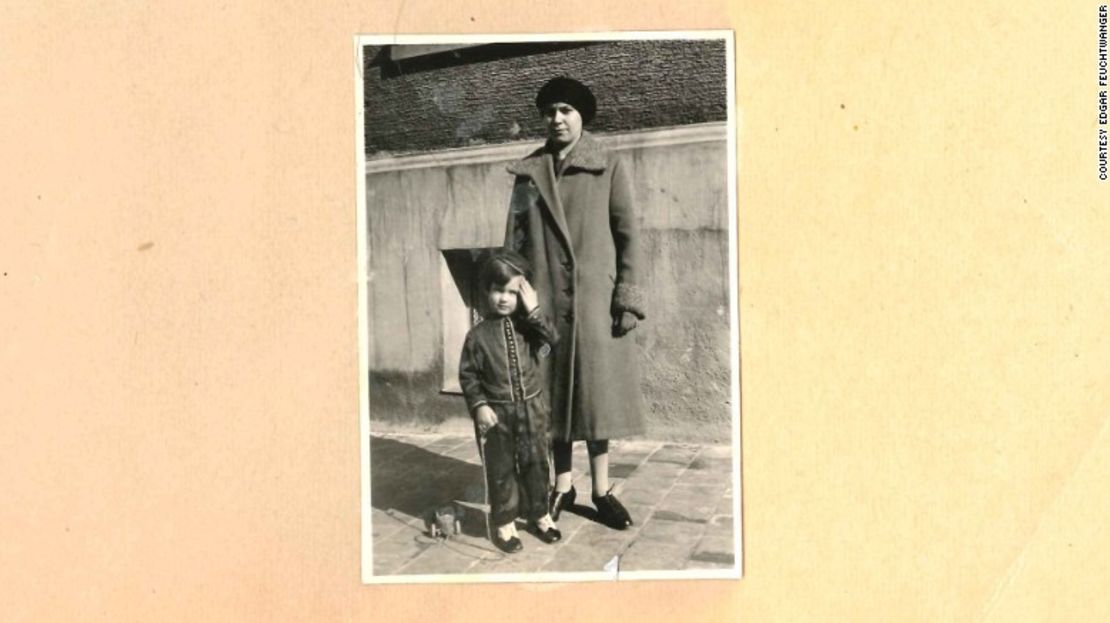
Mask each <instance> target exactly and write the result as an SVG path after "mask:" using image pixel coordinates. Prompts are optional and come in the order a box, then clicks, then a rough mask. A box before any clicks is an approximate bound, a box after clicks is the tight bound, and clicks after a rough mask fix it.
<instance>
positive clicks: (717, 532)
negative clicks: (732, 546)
mask: <svg viewBox="0 0 1110 623" xmlns="http://www.w3.org/2000/svg"><path fill="white" fill-rule="evenodd" d="M732 530H733V517H732V515H714V516H713V517H711V518H710V519H709V523H708V524H706V526H705V536H706V537H723V538H730V539H731V538H732Z"/></svg>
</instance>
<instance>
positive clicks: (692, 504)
mask: <svg viewBox="0 0 1110 623" xmlns="http://www.w3.org/2000/svg"><path fill="white" fill-rule="evenodd" d="M719 499H720V498H719V497H718V496H716V495H712V494H708V493H706V492H705V491H703V490H702V489H701V488H700V487H677V486H676V487H674V488H673V489H671V491H670V492H669V493H668V494H667V496H666V497H665V498H663V500H662V501H661V502H660V503H659V504H658V506H656V507H655V513H654V514H653V516H655V517H658V516H659V514H660V513H661V512H664V513H669V514H672V515H675V516H678V518H680V519H685V520H687V521H696V522H699V523H702V524H705V523H707V522H708V520H709V518H710V517H712V516H713V512H714V511H715V510H716V509H717V503H718V500H719ZM665 518H666V519H670V520H672V521H674V520H675V517H665Z"/></svg>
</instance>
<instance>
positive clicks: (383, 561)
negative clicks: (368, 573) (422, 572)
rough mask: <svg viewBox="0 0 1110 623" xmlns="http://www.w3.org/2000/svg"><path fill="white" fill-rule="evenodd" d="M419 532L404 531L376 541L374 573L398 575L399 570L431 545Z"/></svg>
mask: <svg viewBox="0 0 1110 623" xmlns="http://www.w3.org/2000/svg"><path fill="white" fill-rule="evenodd" d="M417 535H419V532H415V531H414V532H402V533H400V534H397V535H395V536H394V537H392V538H389V539H382V540H380V541H374V544H373V548H374V549H373V555H374V575H396V574H397V572H398V570H399V569H400V568H401V567H402V566H404V565H405V564H407V563H408V562H409V561H411V560H412V559H413V558H415V557H416V556H418V555H420V554H421V553H423V551H424V550H425V549H427V548H428V547H431V543H430V542H429V541H428V540H427V539H425V538H416V537H417Z"/></svg>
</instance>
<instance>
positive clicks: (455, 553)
mask: <svg viewBox="0 0 1110 623" xmlns="http://www.w3.org/2000/svg"><path fill="white" fill-rule="evenodd" d="M464 550H465V551H464ZM480 557H481V552H478V551H477V550H472V549H471V548H468V547H466V548H464V547H460V546H459V545H458V544H457V543H451V542H449V541H440V542H436V543H433V544H432V545H429V546H427V547H426V548H425V549H424V551H423V552H421V553H420V554H418V555H417V556H415V557H413V559H412V560H410V561H409V562H408V563H407V564H405V565H403V566H402V567H401V568H400V569H398V570H397V573H398V575H427V574H451V573H462V572H463V571H466V569H467V568H469V567H470V566H471V565H472V564H474V562H475V561H476V560H478V559H479V558H480Z"/></svg>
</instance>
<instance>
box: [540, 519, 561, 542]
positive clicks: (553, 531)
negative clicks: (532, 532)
mask: <svg viewBox="0 0 1110 623" xmlns="http://www.w3.org/2000/svg"><path fill="white" fill-rule="evenodd" d="M534 526H535V528H536V534H537V535H538V536H539V537H540V540H541V541H543V542H544V543H547V544H548V545H550V544H552V543H558V542H559V541H560V540H562V538H563V533H562V532H559V529H558V528H556V527H555V522H554V521H553V520H552V519H551V515H544V516H543V517H541V518H539V519H537V520H536V521H535V522H534Z"/></svg>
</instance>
